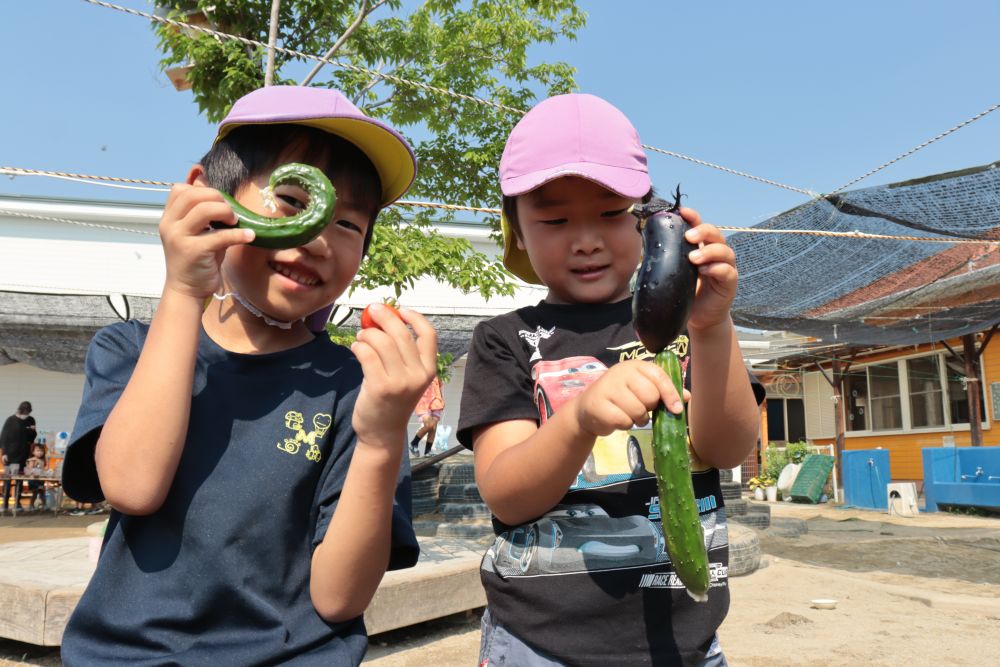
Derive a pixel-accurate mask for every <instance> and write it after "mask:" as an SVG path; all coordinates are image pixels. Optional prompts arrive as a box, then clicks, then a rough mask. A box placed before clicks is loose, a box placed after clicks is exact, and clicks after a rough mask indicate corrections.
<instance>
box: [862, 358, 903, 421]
mask: <svg viewBox="0 0 1000 667" xmlns="http://www.w3.org/2000/svg"><path fill="white" fill-rule="evenodd" d="M867 370H868V383H869V386H870V387H871V404H872V405H871V421H872V425H871V429H872V430H873V431H888V430H891V429H900V428H903V406H902V402H901V401H900V393H899V389H900V387H899V365H898V364H897V363H896V362H892V363H888V364H874V365H872V366H869V367H868V368H867Z"/></svg>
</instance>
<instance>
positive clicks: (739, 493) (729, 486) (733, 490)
mask: <svg viewBox="0 0 1000 667" xmlns="http://www.w3.org/2000/svg"><path fill="white" fill-rule="evenodd" d="M742 497H743V487H742V486H741V485H740V483H739V482H722V498H723V500H729V499H730V498H732V499H738V498H742Z"/></svg>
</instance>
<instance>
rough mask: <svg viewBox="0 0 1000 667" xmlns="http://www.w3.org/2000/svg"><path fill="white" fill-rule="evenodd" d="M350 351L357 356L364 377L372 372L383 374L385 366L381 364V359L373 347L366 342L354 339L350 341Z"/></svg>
mask: <svg viewBox="0 0 1000 667" xmlns="http://www.w3.org/2000/svg"><path fill="white" fill-rule="evenodd" d="M351 352H353V353H354V356H355V357H357V358H358V363H360V364H361V370H362V372H363V373H364V375H365V377H369V376H370V375H372V374H378V375H385V367H384V366H382V359H381V358H380V357H379V355H378V353H377V352H376V351H375V349H374V348H373V347H372V346H371V345H369V344H368V343H367V342H362V341H355V342H353V343H351Z"/></svg>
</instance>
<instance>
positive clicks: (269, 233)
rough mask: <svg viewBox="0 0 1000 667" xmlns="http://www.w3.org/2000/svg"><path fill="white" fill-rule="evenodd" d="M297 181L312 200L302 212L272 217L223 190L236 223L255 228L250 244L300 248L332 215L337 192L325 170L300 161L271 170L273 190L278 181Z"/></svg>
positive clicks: (295, 182)
mask: <svg viewBox="0 0 1000 667" xmlns="http://www.w3.org/2000/svg"><path fill="white" fill-rule="evenodd" d="M285 184H294V185H297V186H299V187H301V188H302V189H303V190H305V191H306V192H307V193H308V194H309V202H308V203H307V204H306V207H305V208H304V209H302V211H301V212H299V213H297V214H296V215H292V216H288V217H284V218H269V217H267V216H264V215H260V214H258V213H254V212H253V211H251V210H250V209H248V208H247V207H246V206H243V205H242V204H240V203H239V202H238V201H236V200H235V199H234V198H233V197H232V196H230V195H228V194H226V193H225V192H223V193H221V194H222V197H223V199H225V200H226V202H227V203H228V204H229V205H230V206H231V207H232V209H233V213H235V214H236V226H237V227H242V228H244V229H252V230H253V231H254V234H255V237H254V240H253V242H252V243H251V244H250V245H254V246H258V247H261V248H297V247H298V246H301V245H305V244H306V243H309V242H310V241H312V240H313V239H314V238H316V237H317V236H319V235H320V232H322V231H323V229H324V228H325V227H326V225H327V224H328V223H329V222H330V219H331V217H333V208H334V205H335V204H336V200H337V192H336V190H335V189H334V187H333V184H332V183H330V179H328V178H327V177H326V174H324V173H323V172H322V171H320V170H319V169H317V168H316V167H312V166H310V165H307V164H299V163H298V162H290V163H289V164H283V165H281V166H280V167H278V168H277V169H275V170H274V171H273V172H272V173H271V178H270V179H268V186H269V187H270V189H271V191H272V192H273V191H274V188H276V187H277V186H279V185H285Z"/></svg>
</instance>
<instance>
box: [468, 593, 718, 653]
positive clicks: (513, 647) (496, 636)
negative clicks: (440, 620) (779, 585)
mask: <svg viewBox="0 0 1000 667" xmlns="http://www.w3.org/2000/svg"><path fill="white" fill-rule="evenodd" d="M480 629H481V630H482V635H481V638H480V640H479V667H566V665H565V664H564V663H562V662H559V661H558V660H556V659H555V658H552V657H549V656H547V655H545V654H544V653H542V652H541V651H536V650H535V649H533V648H532V647H530V646H528V645H527V644H525V643H524V642H523V641H521V640H520V639H518V638H517V637H515V636H514V635H512V634H511V633H510V632H508V631H507V628H505V627H503V626H502V625H500V624H499V623H494V622H493V618H492V617H491V616H490V610H489V608H487V609H486V611H485V612H484V613H483V620H482V623H481V624H480ZM728 665H729V663H727V662H726V656H725V655H724V654H723V653H722V647H721V646H719V636H718V635H716V636H715V638H714V639H713V640H712V645H711V646H710V647H709V648H708V654H706V655H705V659H704V660H703V661H702V662H701V664H700V665H699V666H698V667H728Z"/></svg>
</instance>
